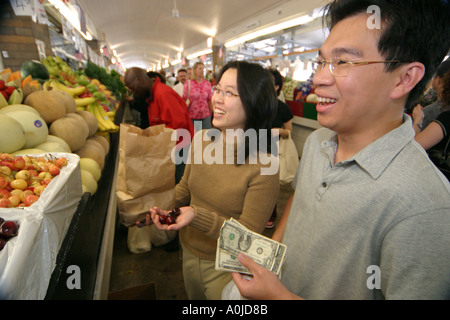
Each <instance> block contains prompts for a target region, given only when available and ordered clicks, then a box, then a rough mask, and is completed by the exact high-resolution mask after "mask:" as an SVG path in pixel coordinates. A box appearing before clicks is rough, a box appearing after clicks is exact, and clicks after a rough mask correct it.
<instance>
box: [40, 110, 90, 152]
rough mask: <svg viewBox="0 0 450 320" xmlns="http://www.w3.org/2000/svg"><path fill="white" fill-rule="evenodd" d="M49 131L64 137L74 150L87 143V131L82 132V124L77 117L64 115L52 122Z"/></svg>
mask: <svg viewBox="0 0 450 320" xmlns="http://www.w3.org/2000/svg"><path fill="white" fill-rule="evenodd" d="M49 133H50V134H51V135H53V136H57V137H59V138H61V139H63V140H64V141H65V142H66V143H67V144H68V145H69V147H70V150H71V151H72V152H74V151H76V150H78V149H80V148H81V147H83V146H84V144H85V143H86V136H85V132H84V131H82V132H81V133H80V124H79V122H78V121H77V120H76V119H73V118H69V117H63V118H60V119H58V120H55V121H54V122H52V124H51V125H50V128H49Z"/></svg>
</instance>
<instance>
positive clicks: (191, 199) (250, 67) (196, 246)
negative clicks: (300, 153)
mask: <svg viewBox="0 0 450 320" xmlns="http://www.w3.org/2000/svg"><path fill="white" fill-rule="evenodd" d="M212 102H213V109H214V120H213V124H214V126H216V128H213V129H209V130H202V131H200V132H198V133H197V134H196V135H195V136H194V138H193V142H192V145H191V148H190V158H191V159H195V158H196V155H198V153H200V155H201V154H203V155H205V154H206V155H208V154H209V153H208V150H210V149H211V148H212V147H214V146H216V147H217V145H220V146H221V149H220V150H219V149H217V152H215V155H214V157H216V158H217V154H218V153H220V154H221V155H222V157H223V158H224V159H216V160H218V161H213V162H211V161H208V160H210V159H206V160H204V161H198V162H197V161H195V160H194V161H191V163H187V164H186V169H185V173H184V175H183V178H182V179H181V181H180V183H179V184H178V185H177V186H176V202H175V206H176V207H180V211H181V214H180V215H179V216H178V217H177V220H176V223H175V224H172V225H170V226H167V225H161V224H160V221H159V215H164V214H167V212H168V211H167V210H163V209H161V208H158V207H155V208H153V209H150V212H151V218H152V221H153V223H154V224H155V225H156V227H157V228H159V229H161V230H180V240H181V244H182V247H183V274H184V282H185V288H186V292H187V295H188V297H189V298H190V299H220V298H221V294H222V289H223V288H224V287H225V285H226V284H227V283H228V282H230V280H231V276H230V274H229V273H228V272H223V271H216V270H215V267H214V266H215V257H216V249H217V238H218V236H219V232H220V228H221V226H222V224H223V223H224V221H225V220H227V219H229V218H234V219H236V220H238V221H239V222H240V223H242V224H243V225H245V226H246V227H247V228H249V229H251V230H253V231H255V232H258V233H262V232H263V231H264V228H265V225H266V223H267V221H268V219H269V217H270V215H271V214H272V210H273V208H274V206H275V203H276V201H277V198H278V191H279V178H278V170H275V171H274V172H272V173H270V174H262V173H261V171H263V169H265V168H267V167H268V166H269V165H268V164H266V163H263V162H262V161H261V157H259V158H258V161H255V162H252V161H250V159H249V158H250V157H248V156H249V154H248V152H247V150H249V149H250V148H251V147H252V148H253V150H255V149H258V148H259V146H260V143H259V142H258V141H257V140H255V139H249V137H248V136H245V135H244V136H245V139H240V137H241V136H239V135H228V131H234V130H240V131H241V132H245V133H247V132H249V131H254V132H258V133H259V132H261V131H264V132H265V133H266V137H267V135H268V136H271V134H270V133H271V130H270V127H271V123H272V121H271V120H272V118H273V117H274V116H275V112H276V108H277V96H276V92H275V86H274V82H273V78H272V75H271V74H270V73H269V71H268V70H266V69H264V68H263V67H262V66H260V65H258V64H254V63H249V62H244V61H232V62H229V63H228V64H227V65H225V67H224V68H223V69H222V70H221V72H220V75H219V78H218V86H217V87H216V88H215V90H214V95H213V99H212ZM255 136H259V135H258V134H256V135H255ZM217 142H218V143H217ZM235 142H237V143H235ZM250 143H251V144H252V146H250V145H249V144H250ZM255 145H256V146H255ZM242 146H244V147H245V150H246V156H245V158H244V161H242V162H239V163H237V164H236V162H235V161H233V160H234V158H235V157H238V156H239V150H241V149H244V148H242ZM260 153H270V151H267V150H260ZM230 157H231V158H232V159H231V160H232V161H229V160H230ZM219 160H223V161H219ZM276 169H278V168H276ZM218 182H220V192H219V191H218V190H219V189H218V185H217V183H218ZM224 204H226V205H224ZM166 209H168V208H166ZM147 223H150V217H147Z"/></svg>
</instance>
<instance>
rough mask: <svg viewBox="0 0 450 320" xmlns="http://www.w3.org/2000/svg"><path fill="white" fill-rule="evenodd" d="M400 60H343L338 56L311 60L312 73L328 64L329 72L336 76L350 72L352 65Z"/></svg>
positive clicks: (343, 75)
mask: <svg viewBox="0 0 450 320" xmlns="http://www.w3.org/2000/svg"><path fill="white" fill-rule="evenodd" d="M391 62H401V61H400V60H384V61H345V60H342V59H340V58H332V59H330V60H323V59H318V60H316V61H314V62H313V70H314V73H317V72H320V71H322V70H323V68H325V65H326V64H328V66H329V67H330V72H331V74H332V75H333V76H336V77H346V76H348V75H349V74H350V69H351V68H352V67H353V66H360V65H367V64H374V63H391Z"/></svg>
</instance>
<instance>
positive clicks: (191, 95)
mask: <svg viewBox="0 0 450 320" xmlns="http://www.w3.org/2000/svg"><path fill="white" fill-rule="evenodd" d="M204 70H205V65H204V64H203V62H196V63H195V64H194V66H193V67H192V78H191V79H189V80H188V81H186V82H185V84H184V88H183V99H184V100H185V101H187V103H188V111H189V116H190V117H191V119H192V121H193V123H194V127H195V130H196V131H198V130H201V129H209V128H211V111H212V108H211V97H212V93H211V83H209V81H208V80H206V79H205V76H204Z"/></svg>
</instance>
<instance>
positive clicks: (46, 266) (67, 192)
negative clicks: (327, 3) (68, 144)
mask: <svg viewBox="0 0 450 320" xmlns="http://www.w3.org/2000/svg"><path fill="white" fill-rule="evenodd" d="M51 155H52V156H54V157H56V158H61V157H65V158H66V159H67V160H68V163H67V166H66V167H64V168H62V170H61V172H60V174H59V175H58V176H57V177H55V178H54V179H53V180H52V182H51V183H50V184H49V185H48V186H47V188H46V189H45V191H44V192H43V193H42V195H41V197H40V198H39V200H38V201H37V202H35V203H34V204H33V205H32V206H30V207H26V208H0V217H2V218H3V219H5V220H13V221H16V222H18V224H19V232H18V235H17V236H16V237H14V238H12V239H11V240H9V241H8V243H7V245H6V246H5V248H4V249H3V250H2V251H0V298H1V299H14V300H28V299H30V300H40V299H44V298H45V295H46V293H47V289H48V285H49V282H50V278H51V275H52V273H53V270H54V268H55V265H56V258H57V255H58V252H59V249H60V247H61V244H62V242H63V240H64V237H65V235H66V233H67V229H68V228H69V225H70V223H71V221H72V217H73V215H74V214H75V212H76V210H77V207H78V203H79V201H80V199H81V195H82V186H81V173H80V165H79V163H80V158H79V157H78V156H77V155H76V154H72V153H51ZM32 156H33V157H40V156H42V157H46V156H48V154H34V155H32Z"/></svg>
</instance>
